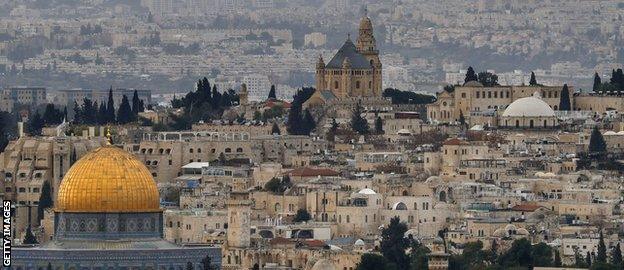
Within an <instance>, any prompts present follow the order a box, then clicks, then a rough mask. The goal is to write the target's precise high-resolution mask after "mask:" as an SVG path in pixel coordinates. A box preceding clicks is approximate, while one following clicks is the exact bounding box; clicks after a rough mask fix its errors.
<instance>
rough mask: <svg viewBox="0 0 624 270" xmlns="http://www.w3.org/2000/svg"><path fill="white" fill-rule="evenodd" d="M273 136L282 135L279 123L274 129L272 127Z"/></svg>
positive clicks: (275, 124) (274, 125) (274, 124)
mask: <svg viewBox="0 0 624 270" xmlns="http://www.w3.org/2000/svg"><path fill="white" fill-rule="evenodd" d="M271 134H277V135H280V134H282V132H281V131H280V129H279V126H278V125H277V123H273V127H271Z"/></svg>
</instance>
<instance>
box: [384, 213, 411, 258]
mask: <svg viewBox="0 0 624 270" xmlns="http://www.w3.org/2000/svg"><path fill="white" fill-rule="evenodd" d="M406 231H407V225H406V224H405V223H404V222H401V220H400V219H399V217H398V216H397V217H393V218H392V219H390V224H389V225H388V227H387V228H385V229H383V231H382V232H381V244H380V246H381V254H382V255H383V256H384V258H386V260H388V262H390V263H394V264H395V265H396V267H397V268H398V269H408V268H409V257H408V256H407V254H406V253H405V250H406V249H407V247H408V246H409V242H408V240H407V239H406V238H405V232H406Z"/></svg>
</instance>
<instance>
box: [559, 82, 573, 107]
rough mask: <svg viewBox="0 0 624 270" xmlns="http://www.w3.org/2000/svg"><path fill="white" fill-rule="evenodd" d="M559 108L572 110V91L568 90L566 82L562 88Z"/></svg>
mask: <svg viewBox="0 0 624 270" xmlns="http://www.w3.org/2000/svg"><path fill="white" fill-rule="evenodd" d="M559 110H560V111H569V110H572V106H571V105H570V91H569V90H568V85H567V84H564V85H563V89H562V90H561V95H560V99H559Z"/></svg>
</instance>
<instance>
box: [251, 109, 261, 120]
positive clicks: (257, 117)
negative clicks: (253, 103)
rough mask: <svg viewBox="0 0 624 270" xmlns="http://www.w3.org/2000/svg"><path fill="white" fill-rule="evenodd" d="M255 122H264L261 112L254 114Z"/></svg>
mask: <svg viewBox="0 0 624 270" xmlns="http://www.w3.org/2000/svg"><path fill="white" fill-rule="evenodd" d="M253 120H254V121H257V122H260V121H262V113H260V112H259V111H255V112H254V114H253Z"/></svg>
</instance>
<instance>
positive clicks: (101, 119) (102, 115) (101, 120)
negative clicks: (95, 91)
mask: <svg viewBox="0 0 624 270" xmlns="http://www.w3.org/2000/svg"><path fill="white" fill-rule="evenodd" d="M107 111H108V110H107V109H106V104H104V102H102V105H101V106H100V109H99V110H98V116H97V120H98V124H100V125H103V124H106V123H107V122H106V121H107V115H106V114H107Z"/></svg>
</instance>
